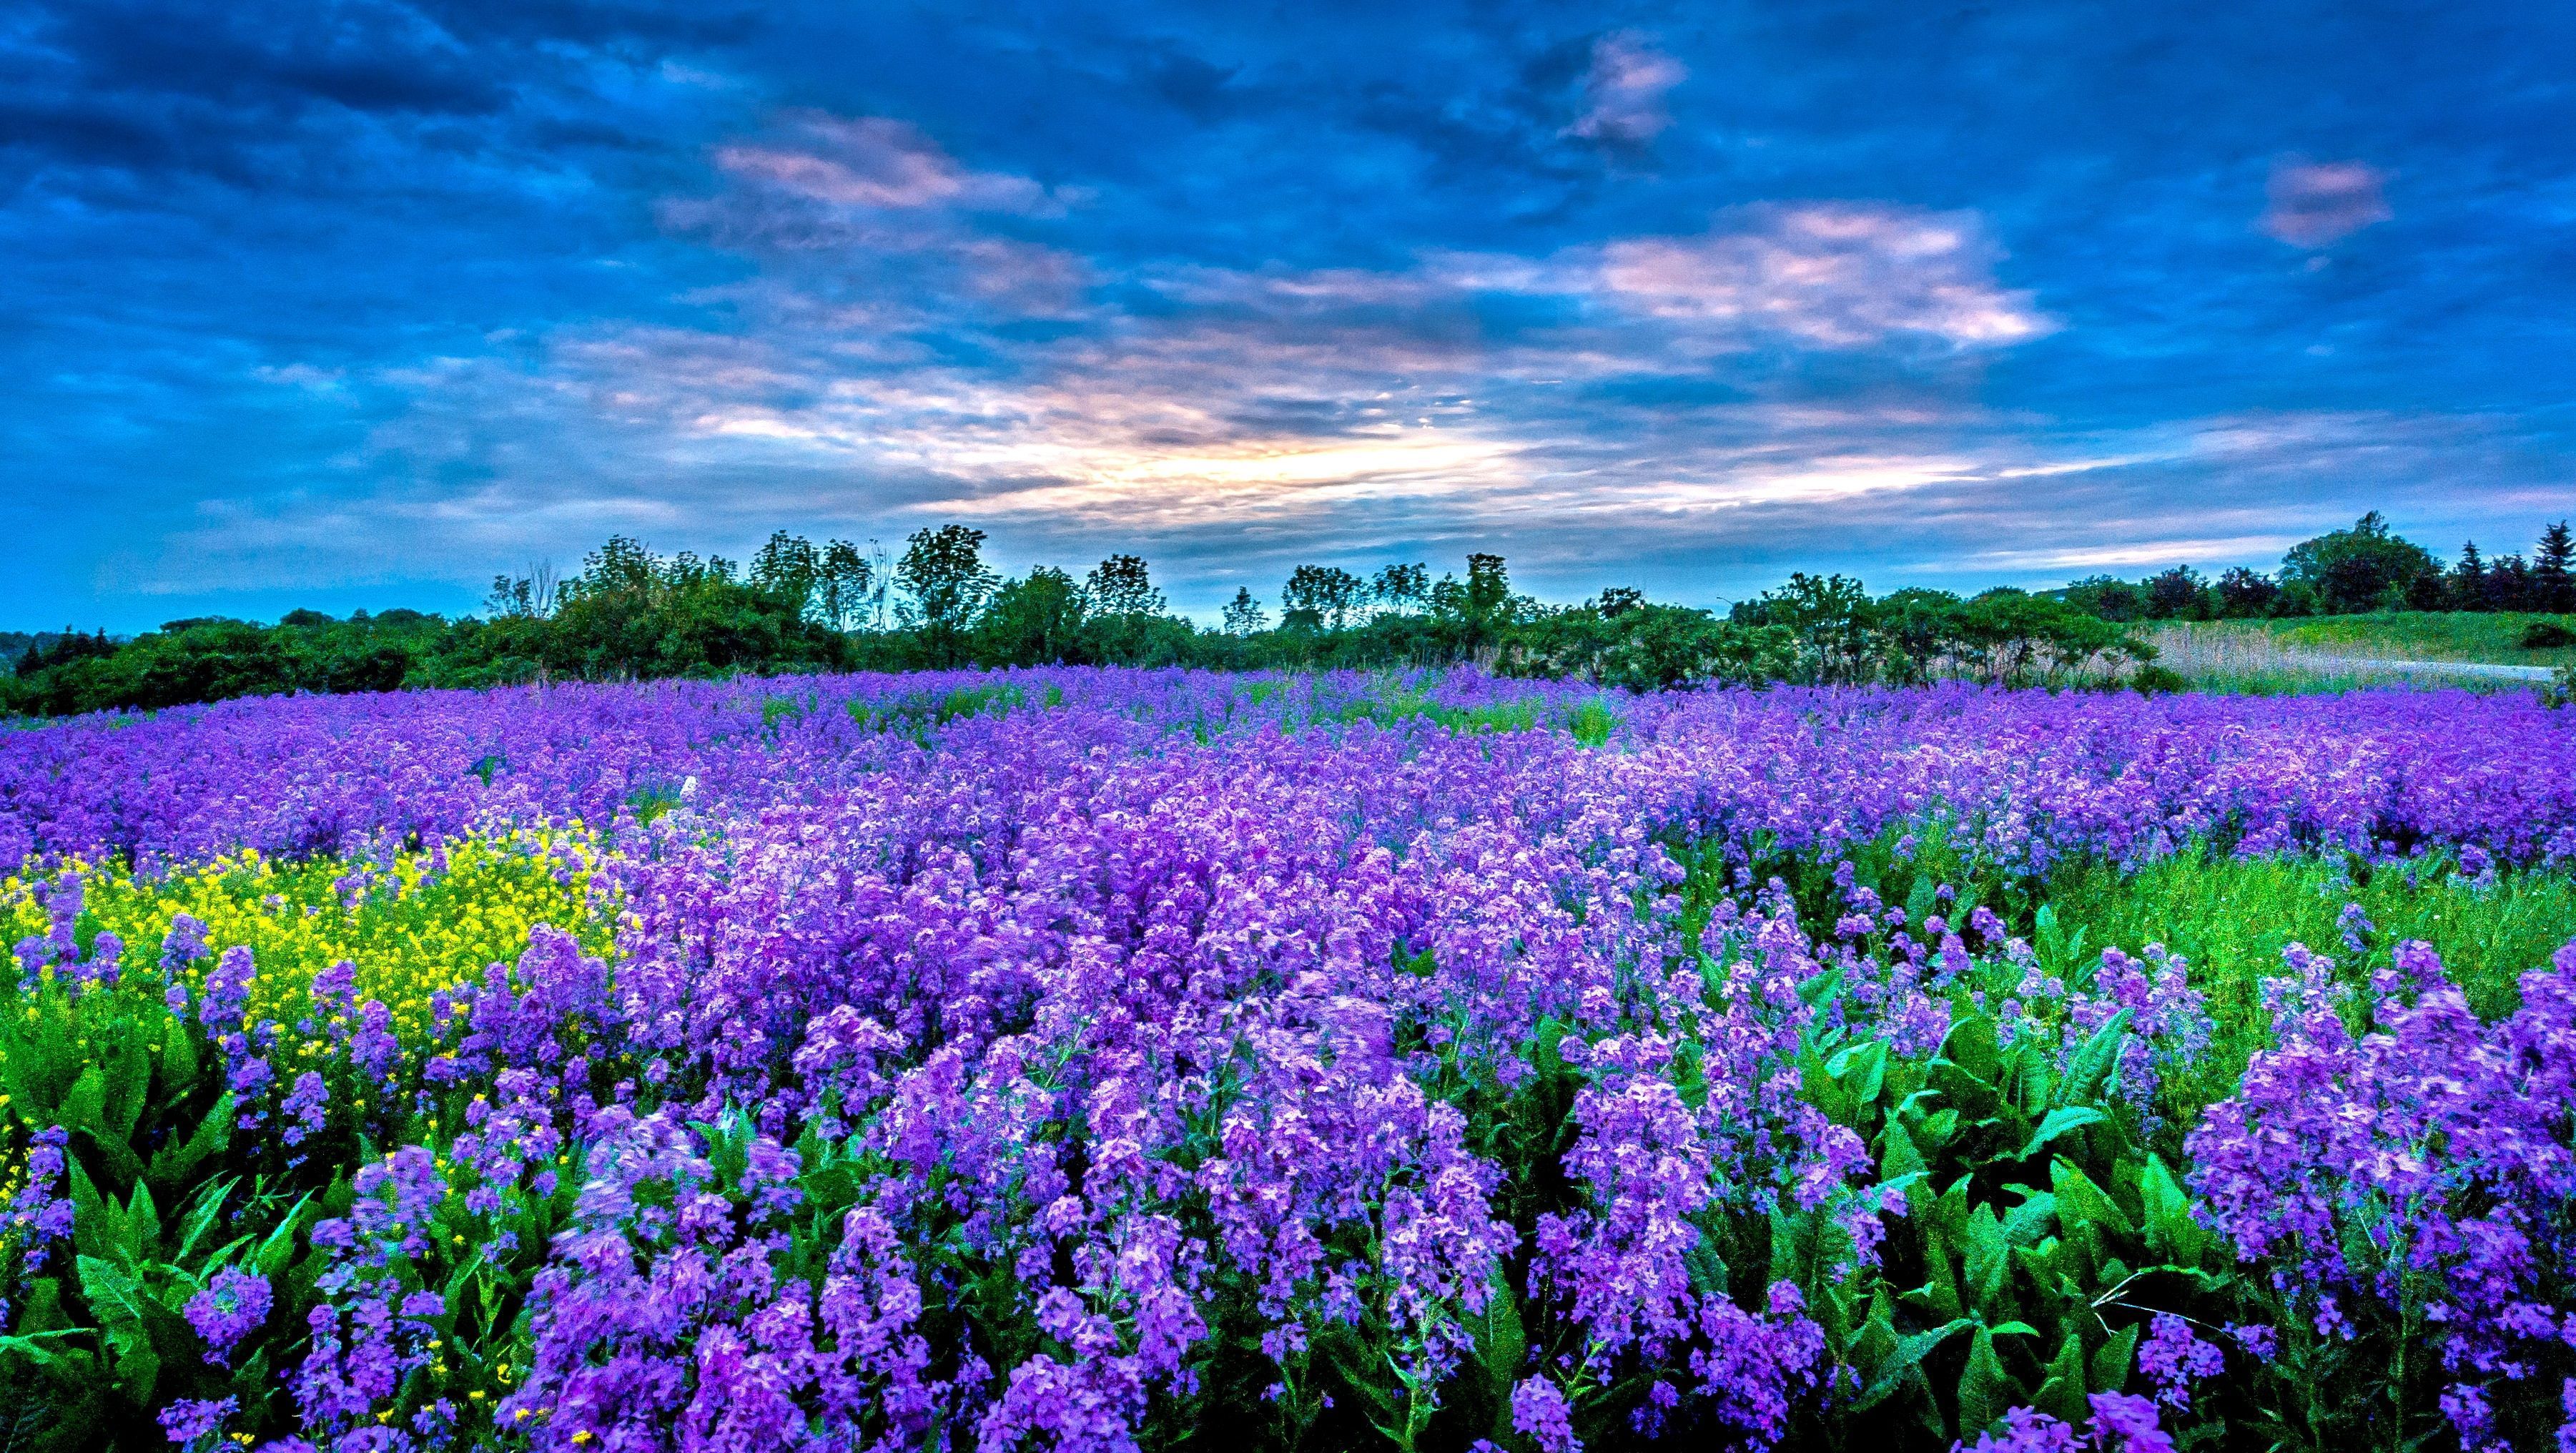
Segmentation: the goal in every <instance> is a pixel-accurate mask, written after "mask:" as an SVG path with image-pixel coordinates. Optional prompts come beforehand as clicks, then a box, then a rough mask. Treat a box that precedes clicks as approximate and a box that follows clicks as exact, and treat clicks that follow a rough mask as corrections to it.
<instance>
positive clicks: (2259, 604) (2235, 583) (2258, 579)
mask: <svg viewBox="0 0 2576 1453" xmlns="http://www.w3.org/2000/svg"><path fill="white" fill-rule="evenodd" d="M2217 589H2218V613H2219V614H2220V615H2222V616H2225V617H2228V618H2229V619H2231V620H2244V619H2247V618H2249V617H2256V616H2267V615H2270V614H2271V613H2272V608H2273V606H2274V605H2275V604H2277V603H2278V602H2279V601H2280V599H2281V586H2280V583H2279V582H2278V581H2275V580H2274V579H2273V578H2272V577H2271V576H2269V575H2266V574H2264V573H2263V572H2261V571H2259V570H2248V569H2246V568H2245V567H2244V566H2242V565H2231V566H2229V567H2228V568H2227V571H2226V573H2224V574H2222V575H2220V576H2219V577H2218V587H2217Z"/></svg>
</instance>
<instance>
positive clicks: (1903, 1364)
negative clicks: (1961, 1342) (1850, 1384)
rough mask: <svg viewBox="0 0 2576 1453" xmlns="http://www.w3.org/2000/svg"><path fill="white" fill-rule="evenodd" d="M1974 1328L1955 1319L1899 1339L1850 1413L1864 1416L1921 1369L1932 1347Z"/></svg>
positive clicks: (1963, 1319)
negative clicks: (1960, 1332)
mask: <svg viewBox="0 0 2576 1453" xmlns="http://www.w3.org/2000/svg"><path fill="white" fill-rule="evenodd" d="M1975 1325H1976V1323H1974V1322H1971V1321H1969V1320H1968V1319H1967V1318H1965V1317H1956V1318H1953V1319H1951V1320H1950V1321H1948V1322H1944V1323H1942V1324H1941V1325H1940V1326H1938V1327H1935V1328H1933V1329H1931V1330H1930V1331H1928V1332H1916V1333H1914V1334H1912V1335H1910V1336H1906V1337H1900V1338H1898V1339H1897V1340H1896V1350H1895V1351H1894V1352H1892V1353H1890V1354H1889V1355H1888V1357H1887V1359H1886V1360H1885V1361H1883V1362H1881V1363H1879V1364H1878V1365H1877V1366H1876V1367H1873V1368H1871V1369H1870V1373H1869V1385H1868V1386H1867V1387H1865V1388H1863V1389H1861V1394H1860V1398H1859V1400H1858V1401H1856V1402H1854V1403H1853V1404H1852V1411H1853V1412H1856V1413H1865V1412H1868V1411H1869V1410H1870V1409H1871V1408H1874V1407H1876V1406H1878V1405H1879V1404H1880V1403H1882V1402H1885V1401H1886V1400H1887V1395H1888V1394H1889V1393H1892V1392H1894V1391H1896V1389H1897V1387H1898V1386H1899V1385H1900V1384H1902V1383H1903V1382H1904V1381H1905V1378H1906V1375H1907V1374H1909V1373H1911V1372H1913V1371H1914V1369H1915V1368H1916V1367H1918V1366H1920V1365H1921V1364H1922V1361H1923V1359H1924V1358H1926V1357H1929V1356H1931V1355H1932V1350H1933V1349H1934V1348H1936V1347H1938V1346H1940V1345H1941V1344H1942V1343H1944V1342H1947V1341H1949V1340H1950V1338H1951V1337H1952V1335H1954V1334H1955V1333H1957V1332H1959V1331H1961V1330H1962V1329H1964V1328H1968V1327H1973V1326H1975Z"/></svg>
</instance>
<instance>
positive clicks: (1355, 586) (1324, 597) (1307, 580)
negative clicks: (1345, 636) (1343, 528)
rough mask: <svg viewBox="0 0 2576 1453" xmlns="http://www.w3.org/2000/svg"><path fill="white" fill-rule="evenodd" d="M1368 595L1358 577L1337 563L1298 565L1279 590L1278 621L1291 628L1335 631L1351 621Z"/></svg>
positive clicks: (1366, 589)
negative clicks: (1280, 618) (1279, 617)
mask: <svg viewBox="0 0 2576 1453" xmlns="http://www.w3.org/2000/svg"><path fill="white" fill-rule="evenodd" d="M1367 597H1368V588H1367V587H1366V586H1365V585H1363V584H1361V583H1360V578H1359V577H1358V576H1356V575H1353V574H1352V573H1350V572H1349V571H1347V570H1344V569H1343V568H1341V567H1340V566H1338V565H1300V566H1298V567H1297V568H1296V569H1295V570H1292V571H1290V572H1289V573H1288V584H1287V585H1286V586H1284V587H1282V588H1281V590H1280V592H1279V609H1280V611H1281V613H1282V620H1281V624H1283V625H1286V626H1288V627H1290V628H1292V629H1303V630H1310V631H1317V630H1321V631H1338V630H1340V629H1342V628H1343V627H1344V626H1347V625H1349V624H1350V623H1351V617H1352V616H1353V615H1354V614H1356V613H1357V612H1358V610H1359V608H1360V606H1361V605H1362V603H1363V602H1365V601H1366V599H1367Z"/></svg>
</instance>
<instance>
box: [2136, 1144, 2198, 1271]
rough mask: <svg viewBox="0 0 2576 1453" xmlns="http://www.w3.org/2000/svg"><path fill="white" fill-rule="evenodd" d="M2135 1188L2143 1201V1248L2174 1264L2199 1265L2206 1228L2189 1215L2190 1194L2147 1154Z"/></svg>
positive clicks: (2157, 1161) (2159, 1163) (2158, 1162)
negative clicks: (2137, 1188) (2144, 1214)
mask: <svg viewBox="0 0 2576 1453" xmlns="http://www.w3.org/2000/svg"><path fill="white" fill-rule="evenodd" d="M2139 1191H2140V1194H2141V1196H2142V1198H2143V1199H2144V1201H2145V1203H2146V1217H2145V1219H2146V1223H2147V1250H2148V1251H2150V1252H2152V1253H2153V1254H2155V1255H2156V1256H2159V1257H2162V1258H2163V1259H2164V1260H2166V1261H2169V1262H2172V1263H2173V1264H2175V1265H2176V1266H2197V1265H2199V1264H2200V1259H2201V1256H2202V1253H2203V1252H2204V1251H2206V1250H2207V1248H2208V1246H2209V1241H2210V1235H2209V1232H2208V1230H2207V1229H2206V1228H2204V1227H2203V1226H2202V1225H2201V1224H2200V1223H2199V1222H2197V1221H2195V1220H2193V1219H2192V1217H2191V1198H2190V1197H2189V1196H2187V1195H2185V1194H2183V1189H2182V1186H2181V1185H2180V1184H2179V1183H2177V1182H2176V1181H2175V1180H2174V1178H2173V1172H2171V1171H2169V1170H2167V1169H2165V1163H2164V1161H2163V1160H2162V1159H2160V1158H2159V1157H2156V1156H2153V1155H2150V1156H2148V1157H2147V1167H2146V1171H2145V1173H2144V1174H2143V1175H2141V1176H2140V1177H2139Z"/></svg>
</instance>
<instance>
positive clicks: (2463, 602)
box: [2450, 540, 2495, 610]
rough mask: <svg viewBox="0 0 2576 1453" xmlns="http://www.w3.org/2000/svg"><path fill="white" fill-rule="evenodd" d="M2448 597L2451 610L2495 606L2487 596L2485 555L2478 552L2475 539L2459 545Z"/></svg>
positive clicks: (2490, 607)
mask: <svg viewBox="0 0 2576 1453" xmlns="http://www.w3.org/2000/svg"><path fill="white" fill-rule="evenodd" d="M2450 597H2451V609H2453V610H2493V609H2494V608H2495V603H2494V602H2493V601H2491V600H2489V599H2488V598H2487V562H2486V557H2485V556H2483V555H2481V554H2479V553H2478V542H2477V541H2475V540H2470V541H2468V542H2466V543H2465V544H2463V545H2461V546H2460V559H2459V563H2458V564H2456V565H2453V566H2452V567H2451V579H2450Z"/></svg>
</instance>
